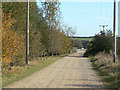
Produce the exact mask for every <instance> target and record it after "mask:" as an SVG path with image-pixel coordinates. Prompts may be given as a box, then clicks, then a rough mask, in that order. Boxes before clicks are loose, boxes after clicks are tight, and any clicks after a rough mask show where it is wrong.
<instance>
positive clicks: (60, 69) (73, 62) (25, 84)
mask: <svg viewBox="0 0 120 90" xmlns="http://www.w3.org/2000/svg"><path fill="white" fill-rule="evenodd" d="M83 53H84V51H81V50H78V51H77V53H75V54H73V55H70V56H67V57H65V58H63V59H60V60H58V61H56V62H54V63H53V64H51V65H50V66H48V67H46V68H44V69H42V70H40V71H38V72H36V73H34V74H32V75H30V76H28V77H26V78H24V79H23V80H20V81H18V82H15V83H13V84H11V85H9V86H7V87H6V88H104V82H103V81H102V80H101V79H100V77H99V76H98V75H97V73H96V72H95V71H94V70H92V66H91V62H90V61H89V60H88V59H87V58H85V57H82V56H83Z"/></svg>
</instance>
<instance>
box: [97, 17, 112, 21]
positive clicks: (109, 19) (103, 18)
mask: <svg viewBox="0 0 120 90" xmlns="http://www.w3.org/2000/svg"><path fill="white" fill-rule="evenodd" d="M97 19H99V20H104V21H111V20H112V18H108V17H97Z"/></svg>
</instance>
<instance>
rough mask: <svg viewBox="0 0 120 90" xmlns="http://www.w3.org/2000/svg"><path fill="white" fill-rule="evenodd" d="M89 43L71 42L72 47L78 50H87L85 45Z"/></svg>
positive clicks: (83, 41) (81, 41) (82, 41)
mask: <svg viewBox="0 0 120 90" xmlns="http://www.w3.org/2000/svg"><path fill="white" fill-rule="evenodd" d="M89 42H90V41H87V40H75V39H73V40H72V46H73V47H77V48H78V49H81V48H84V49H87V45H88V43H89Z"/></svg>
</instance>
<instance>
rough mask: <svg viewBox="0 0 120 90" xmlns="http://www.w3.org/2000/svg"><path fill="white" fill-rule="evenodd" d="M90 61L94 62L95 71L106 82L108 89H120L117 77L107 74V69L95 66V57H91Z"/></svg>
mask: <svg viewBox="0 0 120 90" xmlns="http://www.w3.org/2000/svg"><path fill="white" fill-rule="evenodd" d="M89 59H90V61H91V62H92V67H93V69H94V70H95V71H97V72H98V74H99V76H101V78H102V79H103V81H104V82H105V86H106V88H110V89H118V88H119V89H120V87H119V82H118V80H117V79H116V78H115V77H113V76H110V75H109V74H108V73H107V69H101V68H99V67H98V66H97V65H96V64H95V60H94V58H93V57H91V58H89Z"/></svg>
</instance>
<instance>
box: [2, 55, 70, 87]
mask: <svg viewBox="0 0 120 90" xmlns="http://www.w3.org/2000/svg"><path fill="white" fill-rule="evenodd" d="M67 55H68V54H64V55H62V56H50V57H48V58H47V59H45V60H44V59H42V60H40V59H37V60H36V59H35V60H33V61H29V64H28V65H25V66H14V67H12V69H11V70H8V71H6V73H4V74H2V87H5V86H7V85H9V84H12V83H14V82H16V81H19V80H21V79H23V78H25V77H27V76H29V75H31V74H33V73H35V72H37V71H39V70H41V69H43V68H44V67H46V66H48V65H50V64H52V63H53V62H55V61H57V60H59V59H62V58H63V57H65V56H67Z"/></svg>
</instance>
